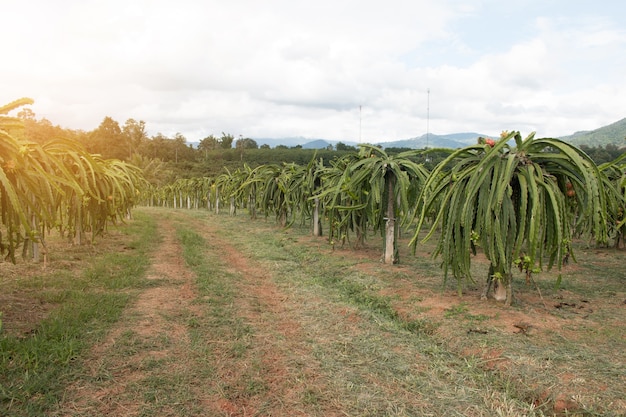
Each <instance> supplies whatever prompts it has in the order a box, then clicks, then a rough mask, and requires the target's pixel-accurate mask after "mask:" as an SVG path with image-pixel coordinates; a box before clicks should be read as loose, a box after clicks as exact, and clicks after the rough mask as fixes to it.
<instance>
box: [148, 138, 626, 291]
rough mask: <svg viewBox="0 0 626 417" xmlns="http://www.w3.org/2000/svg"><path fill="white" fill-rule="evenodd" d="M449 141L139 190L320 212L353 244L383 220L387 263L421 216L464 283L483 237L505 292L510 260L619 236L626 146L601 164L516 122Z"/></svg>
mask: <svg viewBox="0 0 626 417" xmlns="http://www.w3.org/2000/svg"><path fill="white" fill-rule="evenodd" d="M434 151H435V150H433V151H431V152H434ZM441 151H442V150H441V149H438V150H436V152H441ZM445 152H446V153H447V155H448V156H447V158H445V159H444V160H443V161H442V162H441V163H439V164H438V165H437V166H436V167H435V169H433V170H432V171H431V172H429V171H428V170H427V169H426V168H425V167H424V166H423V165H422V164H418V163H416V162H414V161H415V160H416V159H417V156H418V155H420V154H421V156H424V151H418V150H415V151H407V152H403V153H400V154H396V155H389V154H387V153H386V152H385V151H384V150H382V149H380V148H378V147H376V146H371V145H360V146H359V149H358V150H357V151H355V152H351V153H348V154H347V155H344V156H342V157H340V158H337V159H334V160H332V161H330V164H324V163H323V161H322V160H316V159H315V158H314V159H313V160H311V161H310V163H309V164H307V165H306V166H302V165H297V164H293V163H290V164H287V163H283V164H268V165H262V166H259V167H256V168H254V169H251V168H250V167H249V166H244V168H243V169H237V170H235V171H234V172H230V171H228V170H226V171H225V172H224V173H222V174H221V175H219V176H217V177H215V178H208V177H204V178H193V179H179V180H178V181H176V182H175V183H173V184H169V185H167V186H164V187H158V188H154V187H152V188H149V189H147V191H146V193H145V194H144V195H143V198H142V201H143V203H144V204H147V205H153V206H167V207H174V208H206V209H210V210H215V211H216V212H219V211H220V210H221V206H222V205H224V202H225V203H226V205H227V206H228V208H229V212H230V214H231V215H234V214H235V213H236V211H237V210H238V209H240V208H247V210H248V212H249V215H250V217H251V218H256V217H257V215H258V213H262V215H264V216H265V217H268V216H273V217H275V219H276V221H277V222H278V223H279V224H280V225H281V226H283V227H284V226H288V225H290V224H293V223H294V222H301V224H310V225H311V227H312V233H313V234H314V235H316V236H321V234H322V230H321V225H322V222H321V219H324V220H325V221H324V224H326V225H328V227H329V230H328V232H327V238H328V239H329V242H330V243H331V244H332V245H334V244H336V243H338V242H340V243H342V244H343V243H345V242H350V243H351V244H352V245H353V246H354V247H356V248H358V247H360V246H361V245H362V244H363V243H364V240H365V237H366V235H367V233H368V232H370V231H374V232H379V233H381V235H382V236H384V239H383V242H384V243H383V255H382V260H383V262H386V263H396V262H398V251H397V241H398V236H399V232H400V229H401V227H405V226H413V227H415V229H414V231H413V233H414V235H413V239H412V241H411V245H417V244H419V241H420V239H419V237H418V235H419V233H420V230H421V229H422V226H424V225H425V224H426V223H428V224H429V226H430V229H429V230H428V234H427V236H426V238H430V237H433V236H436V238H437V239H438V245H437V251H436V253H435V255H440V256H441V257H442V259H443V267H444V271H445V274H446V276H447V275H448V274H449V273H452V275H453V276H454V277H455V278H456V279H457V280H458V282H459V290H460V288H461V283H462V281H463V280H464V279H470V280H471V279H472V276H471V272H470V263H471V254H472V253H475V251H476V248H477V247H480V248H481V250H482V251H483V252H484V253H485V255H486V256H487V258H488V259H489V260H490V262H491V269H490V278H492V279H493V280H494V281H495V284H496V285H497V286H498V288H499V290H500V291H503V293H502V294H503V295H501V296H502V297H504V298H506V300H507V302H510V301H511V286H510V283H511V279H512V274H511V271H512V269H513V267H518V268H519V269H520V270H524V271H526V273H527V274H528V276H530V274H531V273H532V272H533V271H536V270H538V269H541V268H543V267H548V268H550V267H553V266H557V267H559V268H560V266H561V264H562V262H563V260H564V259H567V258H569V257H570V256H573V254H572V253H571V245H570V243H571V241H572V239H573V238H575V237H581V236H584V237H586V238H588V239H592V240H593V241H595V242H596V243H597V244H608V243H609V240H610V239H613V240H614V243H615V244H617V245H619V239H620V238H622V239H623V236H624V234H625V232H626V230H625V229H626V226H625V221H624V206H625V188H626V164H625V162H626V160H625V157H626V155H622V156H621V157H619V158H617V159H616V160H615V161H613V162H611V163H607V164H603V165H601V166H599V167H598V166H596V164H595V163H594V162H593V161H592V160H591V159H590V158H589V157H588V156H587V155H586V154H585V153H584V152H582V151H581V150H580V149H578V148H576V147H574V146H572V145H570V144H568V143H565V142H563V141H560V140H558V139H535V138H534V136H533V135H530V136H529V137H527V138H526V139H522V138H521V136H520V134H519V132H511V133H508V132H503V134H502V137H501V138H500V139H499V140H498V141H494V140H492V139H481V140H480V141H479V143H478V144H476V145H474V146H469V147H466V148H463V149H459V150H446V151H445ZM427 153H428V151H426V156H427ZM485 296H486V293H485Z"/></svg>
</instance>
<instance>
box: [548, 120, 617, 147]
mask: <svg viewBox="0 0 626 417" xmlns="http://www.w3.org/2000/svg"><path fill="white" fill-rule="evenodd" d="M559 139H562V140H564V141H566V142H570V143H573V144H574V145H578V146H580V145H587V146H591V147H597V146H606V145H609V144H612V145H616V146H617V147H623V146H626V118H624V119H622V120H620V121H617V122H615V123H611V124H610V125H607V126H604V127H600V128H598V129H595V130H588V131H581V132H576V133H574V134H572V135H569V136H561V137H560V138H559Z"/></svg>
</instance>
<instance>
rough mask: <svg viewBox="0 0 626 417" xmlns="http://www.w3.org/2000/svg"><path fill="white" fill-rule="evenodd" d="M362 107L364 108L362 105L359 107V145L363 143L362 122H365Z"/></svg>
mask: <svg viewBox="0 0 626 417" xmlns="http://www.w3.org/2000/svg"><path fill="white" fill-rule="evenodd" d="M361 107H362V106H361V105H359V143H361V131H362V130H361V124H362V123H361V122H362V120H363V118H362V116H361V111H362V109H361Z"/></svg>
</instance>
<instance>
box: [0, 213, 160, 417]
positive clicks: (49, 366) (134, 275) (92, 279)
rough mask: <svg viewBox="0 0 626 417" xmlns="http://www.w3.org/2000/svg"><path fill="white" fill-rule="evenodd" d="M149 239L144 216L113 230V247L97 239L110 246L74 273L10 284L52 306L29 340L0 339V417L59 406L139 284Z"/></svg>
mask: <svg viewBox="0 0 626 417" xmlns="http://www.w3.org/2000/svg"><path fill="white" fill-rule="evenodd" d="M155 232H156V230H155V225H154V222H152V221H151V219H150V218H148V217H145V216H142V217H141V219H140V220H139V221H137V222H131V223H130V224H128V225H127V226H121V227H119V228H112V231H111V236H115V239H113V240H114V241H113V242H107V241H106V239H107V238H103V239H102V240H101V242H100V243H99V245H101V246H103V245H106V244H112V245H113V247H111V248H110V249H106V250H104V251H103V252H101V253H99V254H96V255H95V256H93V257H91V258H89V259H88V261H83V262H86V263H85V264H84V266H85V269H84V270H82V272H80V273H79V274H77V275H75V273H76V271H74V270H69V271H56V272H55V273H54V274H53V275H52V278H50V276H48V275H46V274H44V273H41V272H40V273H38V274H36V275H31V276H25V277H23V278H22V279H20V280H16V281H13V282H12V283H11V292H12V293H15V294H20V292H23V291H27V292H28V294H29V296H30V299H35V300H41V301H42V302H45V303H47V304H50V311H49V312H48V314H47V316H46V317H45V318H43V319H42V320H40V321H39V322H35V323H32V330H31V331H30V332H29V333H28V334H10V333H7V332H3V333H1V334H0V415H6V416H9V415H24V416H28V415H32V416H40V415H42V414H44V413H46V412H47V411H48V410H50V409H51V408H53V407H54V405H55V404H56V403H57V402H58V401H59V400H60V399H61V397H62V395H63V391H64V388H65V385H66V384H67V382H68V381H69V380H71V378H72V377H73V376H74V375H75V374H76V373H77V372H80V369H76V365H77V363H78V359H79V358H80V356H81V354H82V352H83V351H84V350H85V348H87V347H89V346H91V345H92V344H93V343H95V342H97V341H98V340H100V339H101V338H102V337H103V335H104V334H105V332H106V331H107V329H108V328H109V327H110V326H111V324H112V323H114V322H115V321H116V320H117V319H118V318H119V316H120V314H121V312H122V310H123V309H124V308H125V306H126V305H127V303H128V302H129V300H130V299H131V298H132V294H133V292H132V290H136V289H138V288H141V287H142V285H144V276H143V274H144V273H145V270H146V267H147V265H148V263H149V260H148V254H149V249H150V244H149V243H148V242H150V241H152V236H154V234H155ZM119 246H122V247H125V248H128V249H126V250H125V251H124V252H123V253H121V254H120V253H118V252H117V251H115V250H113V248H115V247H119ZM131 247H132V249H131ZM78 250H83V248H78ZM68 256H69V255H68ZM51 268H54V263H53V262H52V265H51ZM111 289H118V290H119V289H126V290H129V291H116V292H112V291H108V290H111ZM9 307H10V306H9ZM3 308H7V307H6V306H3Z"/></svg>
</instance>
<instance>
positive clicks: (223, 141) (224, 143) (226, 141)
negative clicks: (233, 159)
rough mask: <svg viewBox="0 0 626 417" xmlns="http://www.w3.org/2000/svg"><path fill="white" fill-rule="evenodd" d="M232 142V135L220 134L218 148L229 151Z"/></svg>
mask: <svg viewBox="0 0 626 417" xmlns="http://www.w3.org/2000/svg"><path fill="white" fill-rule="evenodd" d="M234 140H235V137H234V136H233V135H231V134H226V133H224V132H222V137H221V138H220V147H221V148H222V149H231V148H232V147H233V141H234Z"/></svg>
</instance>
